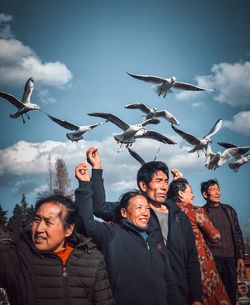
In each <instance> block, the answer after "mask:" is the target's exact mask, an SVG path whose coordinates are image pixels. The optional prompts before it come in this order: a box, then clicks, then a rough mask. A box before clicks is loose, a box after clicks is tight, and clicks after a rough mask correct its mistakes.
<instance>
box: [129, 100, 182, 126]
mask: <svg viewBox="0 0 250 305" xmlns="http://www.w3.org/2000/svg"><path fill="white" fill-rule="evenodd" d="M124 107H125V108H127V109H139V110H141V111H142V112H144V113H146V116H145V119H146V120H147V119H151V118H159V117H162V118H164V119H166V120H167V121H168V122H170V123H172V124H176V125H180V123H179V121H178V120H177V119H176V118H175V117H174V116H173V115H172V114H171V113H170V112H168V111H167V110H158V111H157V109H156V108H151V109H150V108H148V107H147V106H146V105H145V104H142V103H135V104H128V105H126V106H124Z"/></svg>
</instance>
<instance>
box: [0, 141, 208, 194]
mask: <svg viewBox="0 0 250 305" xmlns="http://www.w3.org/2000/svg"><path fill="white" fill-rule="evenodd" d="M152 144H153V143H152V141H151V140H145V141H143V140H138V142H137V143H135V144H134V145H133V146H132V148H133V149H134V150H135V151H137V152H138V153H139V154H140V155H141V156H142V158H143V159H144V160H145V161H146V162H148V161H151V160H153V159H154V157H155V154H156V152H157V149H158V147H160V152H159V155H158V158H157V160H160V161H163V162H166V163H167V165H168V167H169V169H171V168H173V167H178V168H179V169H180V170H181V171H183V170H184V172H185V171H187V170H188V171H189V173H190V174H191V173H194V172H196V174H197V170H198V171H200V172H201V171H205V170H207V169H206V168H205V166H204V164H205V161H204V156H201V157H200V158H198V157H197V154H196V153H194V154H189V153H188V152H187V150H188V149H190V147H189V148H187V147H180V146H179V145H163V144H158V143H156V142H155V143H154V148H153V149H152ZM93 145H97V146H98V147H99V150H100V153H101V157H102V161H103V166H104V169H105V170H104V178H105V186H106V189H107V191H112V192H115V193H117V194H120V193H122V192H123V191H124V190H125V189H131V188H135V187H136V173H137V170H138V169H139V167H140V164H139V163H138V162H137V161H136V160H135V159H133V158H132V157H131V156H130V155H129V153H128V152H127V150H126V149H122V150H121V151H120V153H117V150H118V149H119V145H117V144H116V143H115V141H114V139H113V137H107V138H104V139H103V140H102V141H101V142H96V141H93V142H91V141H82V142H79V143H72V142H70V141H66V142H55V141H45V142H42V143H29V142H25V141H19V142H17V143H16V144H14V145H13V146H10V147H8V148H5V149H3V150H0V177H1V176H2V177H4V176H17V177H20V181H23V180H28V181H31V177H34V178H32V180H33V181H34V179H36V178H35V177H40V178H41V177H42V178H43V179H45V180H46V179H47V177H48V157H49V154H51V163H52V168H53V169H54V164H55V161H56V159H57V158H62V159H63V160H64V161H65V164H66V167H67V170H68V173H69V176H70V179H71V181H72V185H73V188H74V187H77V182H76V179H75V178H74V168H75V166H76V165H77V164H78V163H80V162H81V161H82V160H83V159H85V151H86V149H87V148H88V147H89V146H93ZM22 183H24V182H22ZM20 185H21V182H20V183H19V184H17V185H16V186H15V187H14V192H15V193H17V192H18V190H20ZM27 185H28V186H30V184H27ZM36 188H37V186H34V189H36ZM29 191H30V192H33V193H34V190H33V191H32V188H30V189H29Z"/></svg>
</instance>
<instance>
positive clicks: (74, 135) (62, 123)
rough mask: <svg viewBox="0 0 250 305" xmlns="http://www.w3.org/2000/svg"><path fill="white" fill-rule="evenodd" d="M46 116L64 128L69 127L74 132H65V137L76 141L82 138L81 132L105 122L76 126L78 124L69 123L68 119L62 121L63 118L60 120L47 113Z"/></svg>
mask: <svg viewBox="0 0 250 305" xmlns="http://www.w3.org/2000/svg"><path fill="white" fill-rule="evenodd" d="M47 116H48V117H49V118H50V119H51V120H52V121H54V122H56V123H57V124H58V125H60V126H62V127H64V128H66V129H69V130H72V131H74V132H69V133H67V134H66V136H67V138H68V139H69V140H71V141H72V142H78V141H79V140H82V139H83V136H82V135H83V134H84V133H85V132H87V131H89V130H92V129H93V128H95V127H97V126H99V125H102V124H104V123H105V122H102V123H97V124H94V125H88V126H78V125H75V124H73V123H70V122H68V121H64V120H60V119H58V118H56V117H54V116H52V115H49V114H47Z"/></svg>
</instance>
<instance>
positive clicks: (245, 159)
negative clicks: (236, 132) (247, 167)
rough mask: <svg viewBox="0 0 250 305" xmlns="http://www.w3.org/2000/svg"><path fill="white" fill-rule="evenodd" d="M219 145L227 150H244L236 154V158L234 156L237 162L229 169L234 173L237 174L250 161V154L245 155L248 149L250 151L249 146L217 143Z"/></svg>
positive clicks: (230, 165) (231, 164)
mask: <svg viewBox="0 0 250 305" xmlns="http://www.w3.org/2000/svg"><path fill="white" fill-rule="evenodd" d="M217 143H218V144H219V145H220V146H222V147H224V148H226V149H229V148H242V150H239V152H238V153H236V154H235V156H234V158H235V161H234V162H232V163H229V164H228V166H229V168H231V169H232V170H233V171H234V172H237V171H238V170H239V168H240V167H241V166H242V165H244V164H245V163H247V162H248V161H249V160H250V154H247V155H244V154H245V153H246V152H247V151H248V150H247V148H248V149H250V147H249V146H238V145H235V144H231V143H225V142H217ZM245 149H246V150H245ZM236 152H237V149H236Z"/></svg>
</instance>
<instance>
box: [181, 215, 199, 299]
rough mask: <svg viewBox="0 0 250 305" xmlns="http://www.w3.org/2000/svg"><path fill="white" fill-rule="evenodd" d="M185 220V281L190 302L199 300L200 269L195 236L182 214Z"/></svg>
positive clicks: (187, 220) (186, 218)
mask: <svg viewBox="0 0 250 305" xmlns="http://www.w3.org/2000/svg"><path fill="white" fill-rule="evenodd" d="M183 217H184V219H185V221H184V223H185V232H186V241H187V242H186V246H187V258H186V271H187V282H188V284H189V292H190V295H191V300H192V302H195V301H201V296H202V289H201V271H200V263H199V260H198V253H197V248H196V245H195V237H194V233H193V229H192V225H191V223H190V221H189V219H188V217H187V216H186V215H183Z"/></svg>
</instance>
